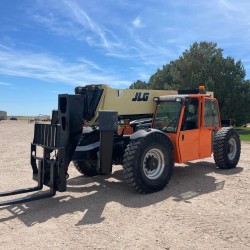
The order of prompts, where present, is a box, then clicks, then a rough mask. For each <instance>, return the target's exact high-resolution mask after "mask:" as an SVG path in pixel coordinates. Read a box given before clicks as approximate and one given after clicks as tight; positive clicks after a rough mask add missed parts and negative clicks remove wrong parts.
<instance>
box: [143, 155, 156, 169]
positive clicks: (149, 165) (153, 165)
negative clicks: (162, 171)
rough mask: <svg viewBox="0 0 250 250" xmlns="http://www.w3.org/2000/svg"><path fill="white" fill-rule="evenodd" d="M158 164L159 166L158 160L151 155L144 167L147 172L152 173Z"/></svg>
mask: <svg viewBox="0 0 250 250" xmlns="http://www.w3.org/2000/svg"><path fill="white" fill-rule="evenodd" d="M158 164H159V162H158V160H157V159H156V158H155V157H154V156H153V155H152V156H149V157H148V158H147V159H146V166H145V167H146V169H147V170H150V171H153V170H155V169H157V167H158Z"/></svg>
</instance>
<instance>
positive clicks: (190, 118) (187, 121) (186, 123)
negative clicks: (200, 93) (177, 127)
mask: <svg viewBox="0 0 250 250" xmlns="http://www.w3.org/2000/svg"><path fill="white" fill-rule="evenodd" d="M198 107H199V101H198V99H197V98H191V99H190V102H189V104H187V105H186V107H185V111H184V117H183V121H182V126H181V130H182V131H183V130H191V129H197V128H198V124H199V123H198V110H199V108H198Z"/></svg>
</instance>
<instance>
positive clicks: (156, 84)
mask: <svg viewBox="0 0 250 250" xmlns="http://www.w3.org/2000/svg"><path fill="white" fill-rule="evenodd" d="M245 74H246V73H245V69H244V67H243V65H242V63H241V61H235V60H234V58H232V57H226V58H225V57H223V50H222V49H221V48H218V47H217V44H216V43H212V42H200V43H197V42H195V43H194V44H193V45H191V46H190V49H189V50H185V51H184V52H183V54H182V55H181V56H180V57H179V58H178V59H176V60H175V61H171V62H170V63H169V64H166V65H164V66H163V67H162V69H157V71H156V73H155V74H153V75H152V76H151V77H150V79H149V82H148V83H146V82H142V83H143V84H141V81H139V80H138V81H137V82H138V85H139V86H140V87H141V88H148V89H194V88H198V86H199V85H205V86H206V89H207V90H209V91H213V92H214V95H215V97H216V98H217V99H218V101H219V104H220V109H221V116H222V117H223V118H224V119H229V118H230V119H234V120H236V122H237V123H238V124H242V123H245V122H249V119H250V118H249V113H250V112H249V108H248V107H249V106H250V105H249V97H250V96H249V95H250V87H249V81H245ZM131 86H132V85H131ZM246 104H247V105H248V106H247V105H246Z"/></svg>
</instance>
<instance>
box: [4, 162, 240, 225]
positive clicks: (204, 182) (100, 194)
mask: <svg viewBox="0 0 250 250" xmlns="http://www.w3.org/2000/svg"><path fill="white" fill-rule="evenodd" d="M242 170H243V169H242V168H241V167H237V168H235V169H231V170H221V169H216V168H215V165H214V164H213V163H209V162H201V161H200V162H197V163H191V162H190V163H187V164H186V165H185V167H183V166H176V167H175V169H174V174H173V177H172V180H171V181H170V183H169V185H168V186H167V187H166V188H165V189H164V190H162V191H160V192H157V193H153V194H148V195H143V194H138V193H136V192H134V191H133V190H132V189H130V188H129V187H128V185H127V184H126V183H125V180H124V178H123V173H122V170H117V171H114V173H113V174H112V175H109V176H97V177H93V178H87V177H83V176H79V177H75V178H71V179H69V180H68V190H67V193H58V194H57V195H56V196H55V197H53V198H48V199H44V200H39V201H34V202H28V203H25V204H20V205H12V206H7V207H2V208H1V210H3V209H7V210H8V211H9V212H10V213H11V215H10V216H8V217H6V218H0V222H3V221H8V220H11V219H15V218H18V219H19V220H21V221H22V222H23V223H24V224H25V225H27V226H29V227H30V226H33V225H35V224H37V223H43V222H46V221H48V220H50V219H51V218H58V217H60V216H62V215H65V214H73V213H75V212H82V213H83V214H84V215H83V218H82V219H81V220H80V221H78V222H76V225H85V224H95V223H101V222H102V221H103V220H104V219H105V218H103V217H102V213H103V210H104V208H105V206H106V205H107V204H108V203H110V202H116V203H119V204H122V205H123V206H125V207H129V208H141V207H146V206H150V205H152V204H156V203H159V202H161V201H163V200H166V199H169V198H172V200H173V201H176V202H187V203H191V199H192V198H194V197H197V196H200V195H203V194H207V193H211V192H215V191H218V190H221V189H223V187H224V181H217V180H216V179H215V177H213V176H211V175H209V174H211V173H216V174H221V175H234V174H237V173H239V172H241V171H242Z"/></svg>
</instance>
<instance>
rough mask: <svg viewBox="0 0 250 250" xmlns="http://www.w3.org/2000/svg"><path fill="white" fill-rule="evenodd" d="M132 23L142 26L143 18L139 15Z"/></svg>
mask: <svg viewBox="0 0 250 250" xmlns="http://www.w3.org/2000/svg"><path fill="white" fill-rule="evenodd" d="M132 24H133V26H134V27H135V28H141V27H142V23H141V19H140V18H139V17H136V19H135V20H134V21H133V22H132Z"/></svg>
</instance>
